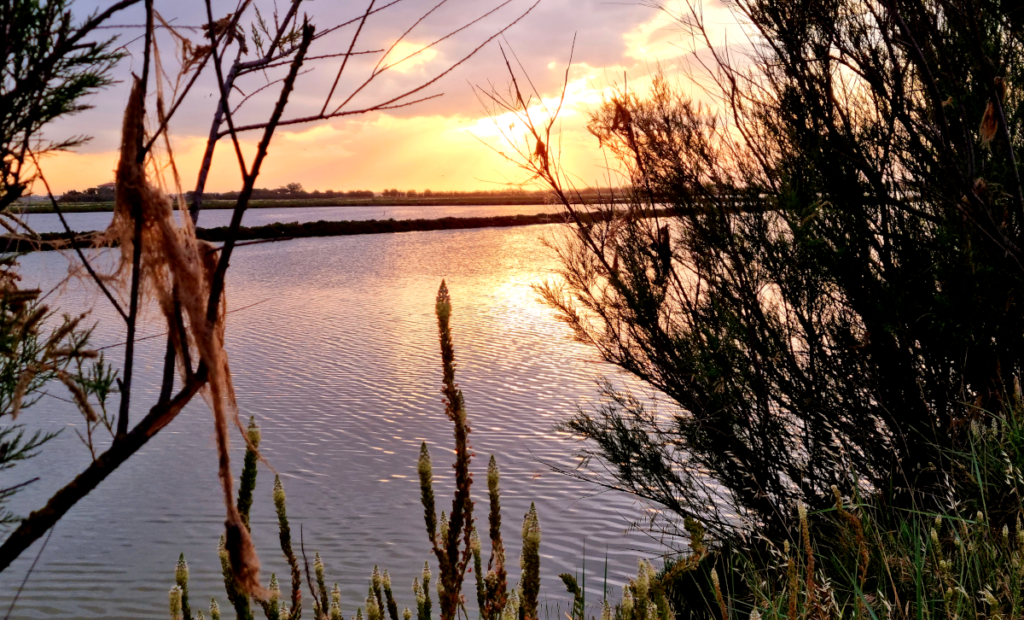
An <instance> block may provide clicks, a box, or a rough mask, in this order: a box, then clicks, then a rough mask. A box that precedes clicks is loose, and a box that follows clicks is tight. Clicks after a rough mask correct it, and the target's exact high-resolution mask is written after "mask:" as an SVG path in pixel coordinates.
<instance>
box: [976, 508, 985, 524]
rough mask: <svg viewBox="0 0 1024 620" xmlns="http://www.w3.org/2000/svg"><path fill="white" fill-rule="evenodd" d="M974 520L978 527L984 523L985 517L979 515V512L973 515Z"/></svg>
mask: <svg viewBox="0 0 1024 620" xmlns="http://www.w3.org/2000/svg"><path fill="white" fill-rule="evenodd" d="M974 520H975V521H977V522H978V525H981V524H983V523H985V515H983V514H982V513H981V511H980V510H979V511H978V514H977V515H975V517H974Z"/></svg>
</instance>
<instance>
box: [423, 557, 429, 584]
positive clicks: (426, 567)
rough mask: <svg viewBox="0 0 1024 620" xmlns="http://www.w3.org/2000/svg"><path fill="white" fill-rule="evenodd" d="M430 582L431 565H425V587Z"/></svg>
mask: <svg viewBox="0 0 1024 620" xmlns="http://www.w3.org/2000/svg"><path fill="white" fill-rule="evenodd" d="M429 582H430V564H428V563H426V562H424V563H423V585H426V584H427V583H429Z"/></svg>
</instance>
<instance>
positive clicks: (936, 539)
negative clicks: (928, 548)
mask: <svg viewBox="0 0 1024 620" xmlns="http://www.w3.org/2000/svg"><path fill="white" fill-rule="evenodd" d="M931 537H932V544H933V545H935V546H936V547H938V546H939V533H938V532H937V531H936V530H935V528H932V531H931Z"/></svg>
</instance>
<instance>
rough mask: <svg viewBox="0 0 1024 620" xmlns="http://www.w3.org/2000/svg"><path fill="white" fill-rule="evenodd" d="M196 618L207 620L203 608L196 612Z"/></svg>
mask: <svg viewBox="0 0 1024 620" xmlns="http://www.w3.org/2000/svg"><path fill="white" fill-rule="evenodd" d="M196 620H206V616H205V615H204V614H203V610H202V609H200V610H199V611H197V612H196Z"/></svg>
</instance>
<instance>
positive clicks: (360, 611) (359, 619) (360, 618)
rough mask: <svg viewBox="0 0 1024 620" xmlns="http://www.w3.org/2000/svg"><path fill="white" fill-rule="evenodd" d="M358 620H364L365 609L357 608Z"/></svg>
mask: <svg viewBox="0 0 1024 620" xmlns="http://www.w3.org/2000/svg"><path fill="white" fill-rule="evenodd" d="M356 620H363V608H362V607H357V608H356Z"/></svg>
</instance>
